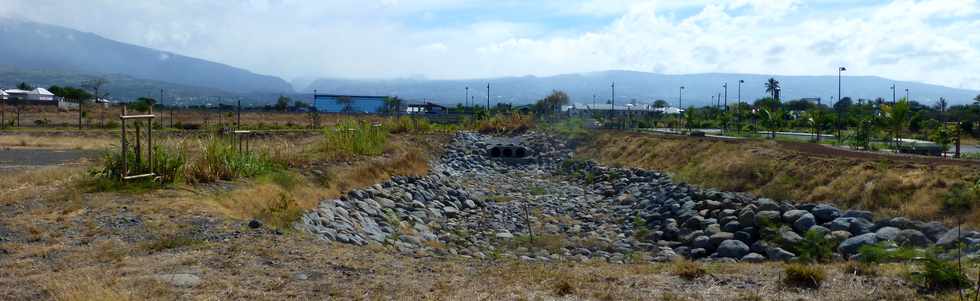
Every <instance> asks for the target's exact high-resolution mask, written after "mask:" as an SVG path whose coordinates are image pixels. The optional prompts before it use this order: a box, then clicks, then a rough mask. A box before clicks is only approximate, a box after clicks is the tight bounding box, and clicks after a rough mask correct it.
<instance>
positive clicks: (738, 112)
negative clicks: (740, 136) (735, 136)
mask: <svg viewBox="0 0 980 301" xmlns="http://www.w3.org/2000/svg"><path fill="white" fill-rule="evenodd" d="M744 83H745V81H744V80H741V79H740V80H738V103H737V104H735V123H736V124H735V126H737V127H738V129H736V131H737V132H738V133H741V132H742V84H744Z"/></svg>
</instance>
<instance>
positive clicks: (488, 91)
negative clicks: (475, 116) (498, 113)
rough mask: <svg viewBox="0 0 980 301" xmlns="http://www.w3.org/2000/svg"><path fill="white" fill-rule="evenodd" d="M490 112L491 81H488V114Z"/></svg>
mask: <svg viewBox="0 0 980 301" xmlns="http://www.w3.org/2000/svg"><path fill="white" fill-rule="evenodd" d="M489 113H490V83H487V114H488V115H489ZM488 117H489V116H488Z"/></svg>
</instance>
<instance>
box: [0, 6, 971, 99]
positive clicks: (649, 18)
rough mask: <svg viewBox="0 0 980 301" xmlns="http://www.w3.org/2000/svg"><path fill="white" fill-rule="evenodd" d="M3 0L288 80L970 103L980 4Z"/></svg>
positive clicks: (49, 17) (76, 24)
mask: <svg viewBox="0 0 980 301" xmlns="http://www.w3.org/2000/svg"><path fill="white" fill-rule="evenodd" d="M4 2H9V5H6V4H5V5H0V15H2V14H4V13H6V14H17V13H16V12H23V11H44V12H46V13H45V14H42V15H37V14H19V15H23V16H26V17H27V18H34V19H35V20H37V21H41V22H54V23H55V24H58V25H64V26H67V27H72V28H76V29H80V30H83V31H90V32H95V33H98V34H101V35H104V36H106V37H109V38H112V39H117V40H121V41H125V42H130V43H135V44H139V45H143V46H148V47H153V48H158V49H161V50H164V51H168V52H173V53H180V54H185V55H190V56H195V57H200V58H204V59H209V60H214V61H219V62H222V63H227V64H230V65H234V66H239V67H243V68H247V69H250V70H253V71H256V72H261V73H267V74H274V75H279V76H283V77H286V78H292V77H298V76H331V77H375V78H377V77H398V76H407V75H414V74H424V75H426V76H428V77H432V78H465V77H486V76H507V75H525V74H534V75H550V74H558V73H568V72H585V71H595V70H605V69H629V70H641V71H655V72H665V73H695V72H745V73H762V74H830V73H833V72H834V70H836V69H835V68H836V67H837V66H839V65H846V66H848V68H849V70H851V71H849V72H848V73H850V74H853V75H857V74H861V75H879V76H885V77H891V78H896V79H903V80H920V81H926V82H930V83H938V84H944V85H949V86H955V87H966V88H973V89H980V82H978V80H977V76H976V75H975V73H976V70H980V30H977V28H980V5H978V3H977V0H919V1H913V0H895V1H893V2H891V3H887V4H883V5H875V4H868V3H859V4H855V3H853V2H851V1H839V0H822V1H799V0H732V1H726V2H719V1H708V0H687V1H684V0H671V1H654V0H647V1H640V0H580V1H566V0H543V1H534V2H527V1H521V0H475V1H462V0H415V1H408V0H366V1H346V0H325V1H305V0H242V1H235V2H229V1H196V0H171V1H114V0H91V1H69V0H6V1H4ZM842 5H846V6H847V8H841V6H842ZM596 20H604V23H602V24H598V25H596V24H593V23H590V22H595V21H596ZM609 20H611V21H609ZM580 23H581V24H591V25H589V26H590V27H589V28H587V29H585V30H582V29H581V28H580V27H578V26H579V25H578V24H580ZM570 27H574V28H576V29H575V30H568V28H570Z"/></svg>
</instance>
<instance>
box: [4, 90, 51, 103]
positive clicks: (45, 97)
mask: <svg viewBox="0 0 980 301" xmlns="http://www.w3.org/2000/svg"><path fill="white" fill-rule="evenodd" d="M3 92H4V94H6V97H7V98H6V99H8V100H20V101H34V102H50V103H51V104H53V103H54V101H55V96H54V93H51V91H48V90H47V89H45V88H37V89H34V90H30V91H27V90H21V89H10V90H4V91H3Z"/></svg>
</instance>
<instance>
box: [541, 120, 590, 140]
mask: <svg viewBox="0 0 980 301" xmlns="http://www.w3.org/2000/svg"><path fill="white" fill-rule="evenodd" d="M543 128H544V130H545V131H547V132H551V133H554V134H557V135H560V136H564V137H567V138H569V139H571V140H583V139H585V138H588V137H589V133H590V132H589V130H588V125H587V124H586V121H585V119H583V118H568V119H562V120H560V121H557V122H553V123H549V124H547V125H545V126H543Z"/></svg>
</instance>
